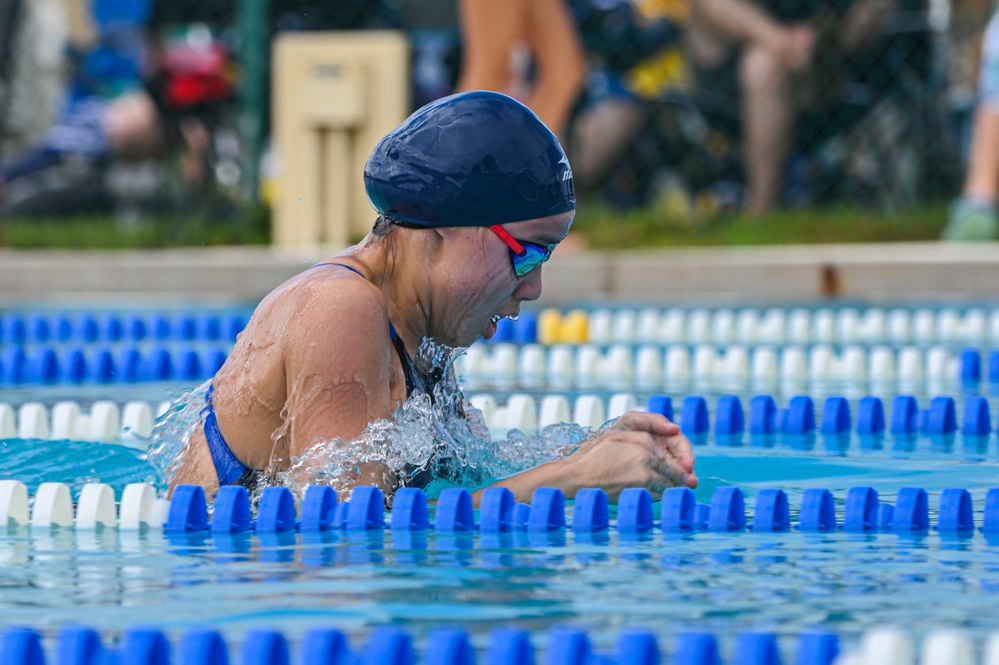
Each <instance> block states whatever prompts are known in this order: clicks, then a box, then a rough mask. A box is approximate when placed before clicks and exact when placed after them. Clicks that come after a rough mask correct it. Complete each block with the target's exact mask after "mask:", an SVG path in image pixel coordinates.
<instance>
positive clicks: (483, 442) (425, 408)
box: [147, 338, 593, 500]
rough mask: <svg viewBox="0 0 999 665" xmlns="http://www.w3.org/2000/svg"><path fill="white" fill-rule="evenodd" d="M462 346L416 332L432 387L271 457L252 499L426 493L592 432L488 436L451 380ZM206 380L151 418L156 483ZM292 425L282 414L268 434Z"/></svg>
mask: <svg viewBox="0 0 999 665" xmlns="http://www.w3.org/2000/svg"><path fill="white" fill-rule="evenodd" d="M464 351H465V349H461V348H457V349H456V348H451V347H449V346H446V345H444V344H439V343H436V342H434V341H433V340H431V339H429V338H427V339H424V340H423V342H422V343H421V345H420V347H419V349H418V350H417V353H416V356H415V357H414V359H413V362H414V365H415V366H416V368H417V370H418V371H419V372H420V373H421V374H422V375H423V376H425V377H438V380H437V381H436V382H435V383H433V384H432V385H433V388H432V392H431V394H428V393H427V392H425V391H422V390H419V389H417V390H415V391H414V392H413V394H412V395H411V396H410V397H409V398H408V399H407V400H406V401H405V402H404V403H403V404H402V405H401V406H400V407H399V408H398V409H397V410H396V412H395V414H394V415H393V417H392V418H391V419H381V420H375V421H373V422H371V423H370V424H369V425H368V427H367V428H366V429H365V430H364V431H363V432H362V433H361V434H359V435H358V436H357V437H354V438H353V439H350V440H346V441H345V440H342V439H339V438H333V439H321V440H319V441H317V442H316V443H315V444H314V445H312V446H311V447H310V448H309V449H308V450H306V451H305V452H304V453H303V454H302V455H301V456H300V457H295V458H292V459H291V460H289V461H288V462H287V463H285V461H284V460H281V459H277V458H273V459H272V468H270V469H267V470H265V471H264V472H262V473H261V474H260V475H259V478H258V482H257V485H256V487H255V489H254V492H253V499H254V500H256V499H258V498H259V495H260V493H261V492H262V491H263V490H264V489H265V488H266V487H270V486H274V485H284V486H286V487H289V488H290V489H291V490H292V491H293V492H295V494H296V495H298V496H301V494H302V493H303V492H304V490H305V488H306V487H308V486H309V485H313V484H320V483H321V484H326V485H329V486H331V487H333V488H334V489H335V490H336V491H337V492H338V494H339V495H340V496H341V498H342V499H347V498H348V496H349V494H350V491H351V490H352V488H353V487H354V486H355V485H366V484H378V485H381V486H383V487H387V488H389V487H412V486H420V487H424V489H425V490H426V491H427V493H428V495H429V496H430V497H431V498H434V497H435V496H436V495H437V494H439V492H440V490H442V489H444V488H446V487H456V486H459V487H466V488H475V487H478V486H481V485H483V484H485V483H487V482H488V481H489V480H492V479H497V478H503V477H506V476H509V475H512V474H514V473H517V472H519V471H523V470H526V469H528V468H531V467H534V466H537V465H539V464H544V463H546V462H550V461H552V460H555V459H558V458H561V457H564V456H565V455H567V454H569V453H570V452H571V451H572V450H574V449H575V448H576V447H578V445H579V444H580V443H581V442H582V441H583V440H584V439H586V438H587V437H589V436H592V434H593V432H592V431H590V430H588V429H586V428H583V427H579V426H578V425H568V424H563V425H552V426H549V427H547V428H545V430H544V431H542V432H541V433H540V434H539V435H537V436H533V435H528V434H525V433H524V432H521V431H519V430H510V431H509V432H508V434H507V439H506V440H503V441H494V440H492V439H491V438H490V435H489V430H488V428H487V427H486V423H485V419H484V418H483V415H482V413H481V412H480V411H479V410H478V409H476V408H474V407H473V406H472V405H471V404H470V403H469V402H468V401H467V400H466V399H465V397H464V395H463V394H462V392H461V390H460V389H459V387H458V383H457V381H456V379H455V373H454V362H455V360H456V359H457V358H458V357H460V356H461V355H462V354H463V353H464ZM208 387H209V383H205V384H204V385H202V386H199V387H198V388H197V389H195V390H193V391H190V392H188V393H185V394H183V395H182V396H181V397H180V398H179V399H178V400H177V401H175V402H174V403H173V404H172V405H171V408H170V409H169V410H168V411H167V413H166V414H164V415H163V416H162V417H161V418H160V419H159V420H158V421H157V424H156V427H155V428H154V430H153V434H152V436H151V438H150V448H149V453H148V454H147V460H148V461H149V462H150V463H151V464H152V465H153V467H154V468H155V469H156V470H157V471H158V473H159V475H160V481H161V488H165V487H166V486H167V485H168V483H169V480H170V475H171V470H172V469H174V468H177V466H178V464H179V463H180V461H181V460H182V456H183V454H184V447H185V446H186V444H187V442H188V441H189V440H190V438H191V436H192V435H193V434H194V432H195V431H196V430H197V429H198V427H200V426H201V423H202V420H203V409H204V404H205V395H206V393H207V391H208ZM283 415H284V414H283ZM290 426H291V418H290V417H287V416H286V417H285V421H284V423H283V424H282V426H281V428H279V430H278V431H276V432H274V434H273V435H272V436H271V439H272V441H277V440H279V439H280V438H281V437H282V435H283V433H285V432H287V431H289V428H290Z"/></svg>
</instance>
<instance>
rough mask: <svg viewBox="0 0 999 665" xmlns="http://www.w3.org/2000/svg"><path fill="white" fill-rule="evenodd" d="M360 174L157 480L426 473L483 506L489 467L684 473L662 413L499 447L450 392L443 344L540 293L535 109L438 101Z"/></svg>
mask: <svg viewBox="0 0 999 665" xmlns="http://www.w3.org/2000/svg"><path fill="white" fill-rule="evenodd" d="M364 181H365V188H366V191H367V195H368V199H369V200H370V201H371V204H372V205H373V207H374V208H375V210H376V212H377V213H378V216H377V220H376V222H375V225H374V228H373V229H372V231H371V232H370V233H369V234H368V236H367V237H366V238H365V239H364V240H363V241H362V242H361V243H360V244H358V245H356V246H354V247H350V248H348V249H346V250H344V251H343V252H341V253H339V254H337V255H336V256H334V257H331V258H329V259H327V260H325V261H323V262H322V263H319V264H317V265H315V266H313V267H312V268H310V269H308V270H305V271H304V272H302V273H301V274H299V275H297V276H295V277H293V278H291V279H290V280H288V281H286V282H285V283H283V284H281V285H280V286H278V287H277V288H276V289H275V290H274V291H273V292H271V293H270V294H269V295H268V296H267V297H265V298H264V299H263V300H262V301H261V303H260V304H259V305H258V307H257V309H256V311H255V312H254V314H253V316H252V317H251V319H250V321H249V324H248V325H247V327H246V330H245V331H244V332H243V333H242V334H241V335H240V336H239V339H238V340H237V342H236V345H235V347H234V348H233V350H232V353H231V354H230V356H229V358H228V360H227V361H226V363H225V365H224V366H223V367H222V368H221V369H220V370H219V372H218V373H217V374H216V375H215V377H214V378H213V379H212V381H211V386H210V388H209V389H208V395H207V397H206V399H205V402H204V403H203V405H201V406H200V407H199V408H200V417H199V419H198V423H197V425H196V426H195V427H194V428H193V432H192V433H191V435H190V437H189V438H187V439H186V440H185V441H183V442H182V443H183V450H182V451H179V454H178V451H177V447H178V446H176V445H175V446H174V448H173V449H172V454H171V455H170V458H171V459H170V460H169V461H168V464H163V466H169V470H168V478H169V482H170V485H171V487H175V486H176V485H178V484H183V483H189V484H198V485H202V486H203V487H204V488H205V489H206V490H207V491H208V492H209V493H210V494H212V493H214V491H215V490H217V488H218V487H219V486H220V485H225V484H231V483H243V484H254V483H257V484H259V482H260V480H261V479H265V480H266V482H268V483H273V482H283V483H285V484H289V485H292V486H295V487H302V486H304V485H307V484H309V483H311V482H325V483H329V484H331V485H333V486H334V487H336V488H337V489H338V491H340V492H341V498H346V496H345V494H346V493H347V492H349V490H350V489H351V488H352V487H353V486H354V485H355V484H375V485H378V486H380V487H381V489H382V490H383V491H385V492H386V493H387V494H388V495H391V493H392V492H393V491H394V490H395V489H396V488H397V487H399V486H402V485H407V486H427V485H430V484H432V483H433V482H434V481H437V480H441V481H442V482H444V483H445V484H464V485H465V486H468V487H469V488H470V489H473V488H477V487H478V490H477V491H476V492H474V493H473V498H474V499H475V501H476V502H478V498H479V493H480V492H481V490H482V489H485V488H484V487H479V484H480V483H482V482H485V481H486V480H487V479H488V478H490V477H496V475H497V473H496V472H497V471H498V470H502V471H504V472H505V473H506V474H508V475H506V477H504V478H503V479H502V480H498V481H495V482H492V483H491V484H490V485H489V486H493V487H496V486H500V487H506V488H509V489H510V490H512V491H513V493H514V495H515V497H516V499H517V500H518V501H529V500H530V497H531V495H532V494H533V492H534V490H535V489H536V488H537V487H557V488H560V489H561V490H562V491H563V492H565V494H566V496H567V497H568V498H572V497H573V496H574V495H575V493H576V491H577V490H579V489H582V488H586V487H599V488H602V489H604V490H606V491H607V493H608V494H609V495H610V496H611V497H612V498H614V497H616V496H617V495H618V494H619V493H620V491H621V490H623V489H625V488H629V487H645V488H648V489H649V490H650V491H652V492H653V493H655V494H658V493H661V492H662V491H663V490H664V489H666V488H668V487H674V486H688V487H696V485H697V476H696V474H695V473H694V455H693V452H692V449H691V446H690V443H689V441H688V440H687V439H686V437H684V436H683V434H682V433H681V432H680V428H679V427H678V426H677V425H676V424H674V423H671V422H669V421H668V420H666V419H665V418H664V417H662V416H660V415H656V414H649V413H638V412H632V413H628V414H626V415H624V416H623V417H621V418H620V419H618V420H617V421H616V422H615V423H613V424H611V425H609V426H608V427H605V428H604V429H602V430H600V431H599V432H596V433H583V434H581V435H580V436H578V437H575V438H573V437H572V436H571V435H570V436H566V435H565V434H564V432H563V435H562V436H560V437H559V436H556V437H554V440H552V438H551V437H549V438H548V439H546V438H544V437H543V438H542V439H531V438H525V437H519V438H517V437H514V438H511V439H510V440H509V441H506V442H498V443H497V442H490V441H489V440H488V434H487V433H486V431H485V428H484V427H483V426H482V419H481V414H478V413H477V412H474V410H473V409H471V407H469V406H467V404H465V402H464V400H463V398H462V397H461V393H460V391H459V390H458V387H457V385H456V383H455V380H454V372H453V369H452V367H451V364H450V363H451V360H452V359H453V358H452V357H453V353H452V352H451V349H452V348H458V347H466V346H468V345H469V344H471V343H472V342H474V341H475V340H476V339H478V338H486V339H488V338H490V337H492V336H493V334H495V332H496V325H497V322H498V321H499V319H501V318H503V317H514V316H516V315H517V314H518V313H519V311H520V306H521V304H522V303H523V302H525V301H526V302H530V301H534V300H537V299H538V298H539V297H540V296H541V273H542V270H541V266H542V265H543V264H544V262H545V261H547V260H548V259H549V258H550V257H551V255H552V252H553V251H554V249H555V248H556V246H557V245H558V244H559V243H560V242H561V241H562V240H563V239H564V238H565V237H566V235H567V234H568V232H569V229H570V226H571V225H572V220H573V216H574V214H575V208H576V201H575V195H574V191H573V181H572V170H571V168H570V166H569V162H568V159H567V158H566V156H565V153H564V152H563V150H562V147H561V145H559V142H558V139H557V138H556V137H555V135H554V134H552V132H551V131H550V130H549V129H548V128H547V127H545V125H544V124H543V123H542V122H541V121H540V120H539V119H538V118H537V116H535V115H534V114H533V113H532V112H531V111H530V110H529V109H527V107H525V106H524V105H522V104H520V103H519V102H517V101H515V100H513V99H512V98H510V97H507V96H505V95H501V94H498V93H493V92H484V91H473V92H467V93H461V94H458V95H453V96H451V97H446V98H444V99H441V100H438V101H436V102H433V103H431V104H429V105H427V106H425V107H423V108H421V109H420V110H418V111H417V112H416V113H414V114H413V115H412V116H410V117H409V118H408V119H407V120H406V121H405V122H403V124H401V125H400V126H399V127H397V128H396V129H394V130H392V131H391V132H390V133H389V134H387V135H386V136H385V137H384V138H383V139H382V140H381V141H380V142H379V144H378V145H377V146H376V147H375V149H374V151H373V152H372V154H371V156H370V158H369V160H368V162H367V165H366V166H365V170H364ZM154 437H155V434H154ZM165 451H170V449H169V447H164V446H163V445H161V446H160V450H159V451H155V452H154V453H153V456H154V457H155V456H156V455H157V454H159V455H160V456H161V457H162V456H163V454H164V452H165ZM330 460H334V461H335V463H331V461H330ZM440 476H444V477H440Z"/></svg>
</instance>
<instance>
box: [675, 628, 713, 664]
mask: <svg viewBox="0 0 999 665" xmlns="http://www.w3.org/2000/svg"><path fill="white" fill-rule="evenodd" d="M673 662H675V663H688V664H689V665H721V657H720V656H719V653H718V640H717V639H716V638H715V636H714V635H712V634H711V633H702V632H695V631H688V632H685V633H680V635H679V637H678V638H677V641H676V651H674V652H673Z"/></svg>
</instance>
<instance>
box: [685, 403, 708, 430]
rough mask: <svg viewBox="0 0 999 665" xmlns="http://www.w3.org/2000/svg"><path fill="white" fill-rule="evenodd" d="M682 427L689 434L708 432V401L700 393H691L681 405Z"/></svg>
mask: <svg viewBox="0 0 999 665" xmlns="http://www.w3.org/2000/svg"><path fill="white" fill-rule="evenodd" d="M680 427H681V428H683V431H684V432H685V433H686V434H687V435H688V436H697V435H699V434H707V432H708V429H709V422H708V403H707V402H706V401H705V399H704V398H703V397H701V396H699V395H689V396H687V397H685V398H684V399H683V404H682V405H681V407H680Z"/></svg>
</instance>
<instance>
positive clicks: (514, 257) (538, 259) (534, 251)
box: [489, 224, 558, 277]
mask: <svg viewBox="0 0 999 665" xmlns="http://www.w3.org/2000/svg"><path fill="white" fill-rule="evenodd" d="M489 229H490V230H491V231H492V232H493V233H495V234H496V235H498V236H499V237H500V240H502V241H503V242H505V243H506V246H507V247H509V248H510V260H511V261H513V271H514V272H515V273H517V277H524V276H526V275H528V274H529V273H530V272H531V271H532V270H534V269H535V268H537V267H538V266H540V265H541V264H542V263H544V262H545V261H547V260H548V259H549V258H551V255H552V252H553V251H555V247H556V245H558V243H553V244H551V245H548V246H547V247H545V246H544V245H538V244H536V243H533V242H527V241H526V240H516V239H515V238H514V237H513V236H512V235H510V234H509V233H507V232H506V230H505V229H504V228H503V227H502V226H500V225H499V224H493V225H492V226H490V227H489Z"/></svg>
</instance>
